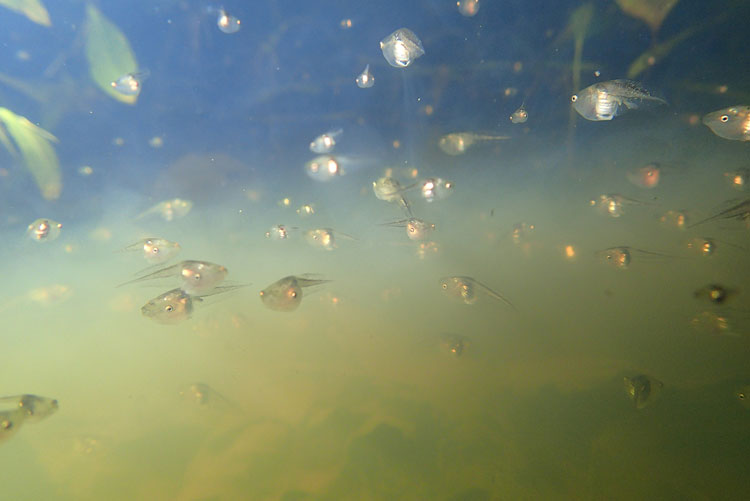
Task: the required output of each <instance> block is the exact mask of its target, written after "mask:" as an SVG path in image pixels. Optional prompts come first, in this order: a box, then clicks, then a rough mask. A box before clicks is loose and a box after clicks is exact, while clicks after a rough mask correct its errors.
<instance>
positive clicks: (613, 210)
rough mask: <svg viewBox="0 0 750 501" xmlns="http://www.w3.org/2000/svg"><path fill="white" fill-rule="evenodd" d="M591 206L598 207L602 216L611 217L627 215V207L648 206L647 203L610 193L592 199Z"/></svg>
mask: <svg viewBox="0 0 750 501" xmlns="http://www.w3.org/2000/svg"><path fill="white" fill-rule="evenodd" d="M589 205H590V206H591V207H596V208H597V209H598V210H599V211H600V212H601V213H602V214H605V215H607V216H609V217H620V216H622V215H623V214H624V213H625V206H626V205H646V203H645V202H641V201H640V200H635V199H633V198H627V197H624V196H622V195H618V194H616V193H608V194H604V195H599V196H597V197H595V198H592V199H591V200H589Z"/></svg>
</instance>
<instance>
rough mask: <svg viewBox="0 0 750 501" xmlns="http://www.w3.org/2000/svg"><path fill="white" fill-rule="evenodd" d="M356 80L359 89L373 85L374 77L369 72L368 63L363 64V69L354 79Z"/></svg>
mask: <svg viewBox="0 0 750 501" xmlns="http://www.w3.org/2000/svg"><path fill="white" fill-rule="evenodd" d="M354 81H355V82H357V87H359V88H360V89H369V88H370V87H372V86H373V85H375V77H374V76H372V73H370V65H369V64H368V65H367V66H365V69H364V70H363V71H362V73H360V74H359V75H357V78H356V79H355V80H354Z"/></svg>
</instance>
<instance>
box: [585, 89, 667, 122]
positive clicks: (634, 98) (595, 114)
mask: <svg viewBox="0 0 750 501" xmlns="http://www.w3.org/2000/svg"><path fill="white" fill-rule="evenodd" d="M570 100H571V102H572V103H573V108H575V110H576V111H577V112H578V114H579V115H581V116H582V117H583V118H585V119H586V120H592V121H601V120H612V119H613V118H615V117H616V116H618V115H621V114H622V113H624V112H625V111H627V110H632V109H637V108H639V107H640V106H641V105H643V103H646V102H650V103H656V104H667V102H666V101H665V100H664V99H662V98H660V97H655V96H652V95H651V93H650V92H649V91H647V90H646V89H645V88H644V87H643V86H642V85H641V84H640V83H639V82H634V81H632V80H610V81H608V82H599V83H595V84H594V85H591V86H589V87H586V88H585V89H583V90H581V91H579V92H578V94H574V95H573V96H571V98H570Z"/></svg>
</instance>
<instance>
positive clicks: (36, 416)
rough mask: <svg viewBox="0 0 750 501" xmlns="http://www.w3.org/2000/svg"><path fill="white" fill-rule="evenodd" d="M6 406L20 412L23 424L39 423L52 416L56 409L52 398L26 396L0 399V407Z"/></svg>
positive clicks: (56, 405)
mask: <svg viewBox="0 0 750 501" xmlns="http://www.w3.org/2000/svg"><path fill="white" fill-rule="evenodd" d="M8 404H10V405H12V406H13V407H17V408H18V409H19V410H21V412H22V413H23V418H24V423H36V422H39V421H41V420H42V419H44V418H46V417H48V416H51V415H52V414H54V413H55V412H56V411H57V409H58V404H57V400H55V399H54V398H47V397H39V396H37V395H28V394H26V395H13V396H10V397H0V406H2V405H8Z"/></svg>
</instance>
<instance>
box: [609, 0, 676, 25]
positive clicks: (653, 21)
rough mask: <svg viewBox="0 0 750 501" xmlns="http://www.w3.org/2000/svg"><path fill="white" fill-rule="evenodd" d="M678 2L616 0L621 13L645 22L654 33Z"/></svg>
mask: <svg viewBox="0 0 750 501" xmlns="http://www.w3.org/2000/svg"><path fill="white" fill-rule="evenodd" d="M678 1H679V0H616V2H617V5H619V6H620V8H621V9H622V11H623V12H624V13H625V14H627V15H629V16H632V17H637V18H638V19H640V20H641V21H643V22H645V23H646V24H648V25H649V27H650V28H651V31H653V32H654V33H656V32H657V31H659V28H660V27H661V23H662V22H664V18H666V17H667V14H669V11H671V10H672V8H673V7H674V6H675V5H677V2H678Z"/></svg>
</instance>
